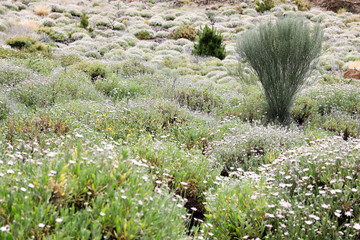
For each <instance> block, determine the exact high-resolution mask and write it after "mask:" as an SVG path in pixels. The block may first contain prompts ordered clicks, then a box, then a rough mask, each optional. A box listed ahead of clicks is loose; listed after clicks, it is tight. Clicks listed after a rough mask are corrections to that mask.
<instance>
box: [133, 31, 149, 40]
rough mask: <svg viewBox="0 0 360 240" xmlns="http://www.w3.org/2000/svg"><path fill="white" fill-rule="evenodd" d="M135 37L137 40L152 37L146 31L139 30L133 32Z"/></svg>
mask: <svg viewBox="0 0 360 240" xmlns="http://www.w3.org/2000/svg"><path fill="white" fill-rule="evenodd" d="M135 37H136V38H137V39H139V40H147V39H152V38H154V37H153V36H152V35H151V34H150V33H149V32H148V31H146V30H141V31H140V32H137V33H135Z"/></svg>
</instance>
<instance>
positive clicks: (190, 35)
mask: <svg viewBox="0 0 360 240" xmlns="http://www.w3.org/2000/svg"><path fill="white" fill-rule="evenodd" d="M170 36H171V38H173V39H179V38H186V39H189V40H191V41H194V40H195V38H196V36H197V32H196V30H195V28H193V27H191V26H187V25H183V26H181V27H178V28H177V29H175V30H174V31H173V32H172V33H171V34H170Z"/></svg>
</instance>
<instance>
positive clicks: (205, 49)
mask: <svg viewBox="0 0 360 240" xmlns="http://www.w3.org/2000/svg"><path fill="white" fill-rule="evenodd" d="M193 54H195V55H203V56H213V57H217V58H219V59H221V60H222V59H224V58H225V46H224V44H223V37H222V35H221V33H218V32H217V31H216V29H215V28H214V27H212V28H209V27H208V26H207V25H206V26H205V27H204V28H203V29H200V31H199V42H198V43H197V44H195V45H194V50H193Z"/></svg>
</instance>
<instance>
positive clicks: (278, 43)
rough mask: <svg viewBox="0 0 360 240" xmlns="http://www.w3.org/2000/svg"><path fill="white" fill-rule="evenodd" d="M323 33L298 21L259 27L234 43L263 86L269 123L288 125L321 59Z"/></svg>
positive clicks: (291, 19) (280, 22)
mask: <svg viewBox="0 0 360 240" xmlns="http://www.w3.org/2000/svg"><path fill="white" fill-rule="evenodd" d="M322 38H323V33H322V30H321V28H320V26H319V25H316V26H315V28H314V29H313V30H311V29H310V27H309V26H308V24H306V23H305V22H304V21H303V20H301V19H298V18H284V19H279V20H277V21H276V23H275V24H273V23H271V22H269V23H267V24H261V25H260V26H259V28H257V29H255V30H253V31H249V32H247V33H245V34H244V35H243V37H242V38H238V40H237V52H238V53H239V54H240V55H241V56H242V57H244V58H246V59H247V60H248V61H249V63H250V65H251V67H252V68H253V69H254V70H255V73H256V74H257V76H258V77H259V80H260V82H261V84H262V87H263V90H264V95H265V98H266V101H267V103H268V105H269V109H268V112H267V114H268V120H270V121H279V122H280V123H282V124H287V123H289V120H290V110H291V107H292V104H293V102H294V99H295V96H296V94H297V93H298V92H299V91H300V90H301V89H302V88H303V87H304V85H305V83H306V80H307V77H308V76H309V74H310V73H311V71H312V70H313V69H314V67H315V63H316V62H315V61H314V60H316V59H317V57H318V56H319V55H320V51H321V45H322Z"/></svg>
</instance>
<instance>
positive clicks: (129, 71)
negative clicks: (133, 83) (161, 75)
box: [120, 61, 155, 76]
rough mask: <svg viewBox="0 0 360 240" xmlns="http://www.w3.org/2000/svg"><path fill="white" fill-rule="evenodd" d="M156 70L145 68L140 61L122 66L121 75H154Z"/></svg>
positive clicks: (125, 63) (128, 62) (129, 62)
mask: <svg viewBox="0 0 360 240" xmlns="http://www.w3.org/2000/svg"><path fill="white" fill-rule="evenodd" d="M154 72H155V70H154V69H152V68H150V67H147V66H145V65H144V64H142V63H140V62H138V61H127V62H124V63H121V64H120V73H121V74H122V75H124V76H134V75H138V74H152V73H154Z"/></svg>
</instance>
